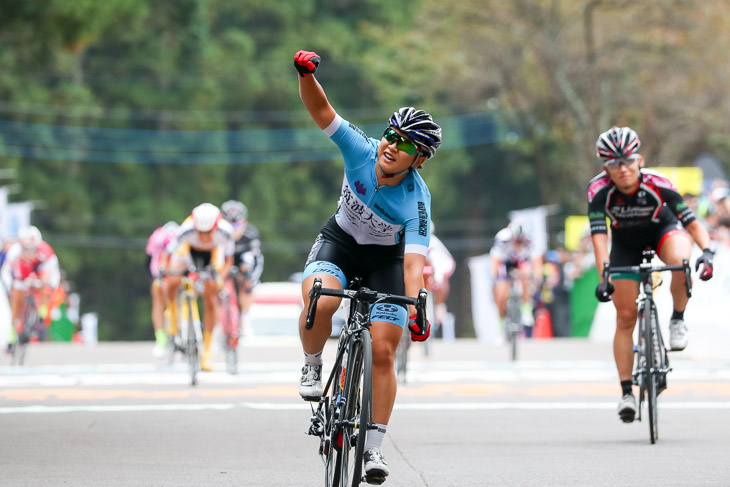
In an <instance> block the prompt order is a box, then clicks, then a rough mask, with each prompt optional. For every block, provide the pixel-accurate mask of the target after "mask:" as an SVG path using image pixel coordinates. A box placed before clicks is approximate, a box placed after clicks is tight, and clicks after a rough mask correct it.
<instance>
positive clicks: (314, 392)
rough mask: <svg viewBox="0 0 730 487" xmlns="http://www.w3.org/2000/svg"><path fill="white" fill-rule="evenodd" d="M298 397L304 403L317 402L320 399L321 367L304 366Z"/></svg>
mask: <svg viewBox="0 0 730 487" xmlns="http://www.w3.org/2000/svg"><path fill="white" fill-rule="evenodd" d="M299 395H300V396H302V399H304V400H305V401H319V400H320V398H321V397H322V366H321V365H312V364H305V365H304V367H302V378H301V379H300V380H299Z"/></svg>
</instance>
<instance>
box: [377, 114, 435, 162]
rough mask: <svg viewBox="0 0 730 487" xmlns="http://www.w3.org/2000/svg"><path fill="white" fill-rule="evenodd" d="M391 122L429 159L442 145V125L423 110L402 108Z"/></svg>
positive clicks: (391, 118)
mask: <svg viewBox="0 0 730 487" xmlns="http://www.w3.org/2000/svg"><path fill="white" fill-rule="evenodd" d="M389 123H390V126H391V127H396V128H399V129H400V130H402V131H403V132H404V133H405V134H406V135H407V136H408V138H409V139H411V140H412V141H413V143H414V144H416V147H417V148H418V152H420V153H421V155H423V156H426V158H427V159H430V158H431V157H433V155H434V153H435V152H436V149H438V148H439V146H440V145H441V127H439V125H438V124H437V123H436V122H434V121H433V118H432V117H431V115H429V114H428V113H427V112H425V111H423V110H417V109H415V108H413V107H403V108H400V109H399V110H398V111H397V112H394V113H393V115H392V116H391V117H390V121H389Z"/></svg>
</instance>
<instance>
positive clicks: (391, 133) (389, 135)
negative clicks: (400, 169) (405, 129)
mask: <svg viewBox="0 0 730 487" xmlns="http://www.w3.org/2000/svg"><path fill="white" fill-rule="evenodd" d="M383 137H385V140H387V141H388V142H389V143H391V144H392V143H393V142H395V147H396V149H398V150H399V151H403V152H405V153H406V154H408V155H409V156H412V155H413V154H415V153H416V152H418V148H417V147H416V144H414V143H413V142H411V141H410V140H408V139H406V138H405V137H403V136H402V135H401V134H399V133H398V132H396V131H395V130H393V128H392V127H388V128H387V129H385V132H384V133H383Z"/></svg>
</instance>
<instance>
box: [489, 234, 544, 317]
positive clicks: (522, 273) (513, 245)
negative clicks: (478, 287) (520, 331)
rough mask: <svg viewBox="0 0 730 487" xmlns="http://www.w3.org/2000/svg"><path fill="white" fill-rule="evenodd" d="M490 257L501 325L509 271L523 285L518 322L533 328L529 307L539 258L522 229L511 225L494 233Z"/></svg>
mask: <svg viewBox="0 0 730 487" xmlns="http://www.w3.org/2000/svg"><path fill="white" fill-rule="evenodd" d="M489 256H490V257H491V261H492V278H493V280H494V287H493V292H494V302H495V304H496V305H497V310H498V311H499V320H500V323H504V317H505V315H506V314H507V298H508V297H509V291H510V284H511V281H510V279H511V278H510V272H511V271H512V270H514V269H516V270H517V278H518V279H519V280H520V283H521V285H522V308H521V310H520V311H521V313H520V319H521V321H522V324H523V325H524V326H528V327H529V326H532V325H533V324H534V322H535V318H534V315H533V311H534V310H533V306H532V303H533V293H534V291H535V289H536V286H537V283H538V282H539V281H538V279H539V278H540V275H541V272H542V257H541V256H540V255H539V254H538V253H537V252H536V251H535V249H534V245H533V244H532V241H531V240H530V236H529V235H528V234H527V231H526V229H525V227H524V226H523V225H521V224H519V223H516V222H511V223H510V224H509V225H507V226H506V227H505V228H503V229H502V230H500V231H499V232H497V235H495V237H494V245H493V246H492V249H491V250H490V251H489Z"/></svg>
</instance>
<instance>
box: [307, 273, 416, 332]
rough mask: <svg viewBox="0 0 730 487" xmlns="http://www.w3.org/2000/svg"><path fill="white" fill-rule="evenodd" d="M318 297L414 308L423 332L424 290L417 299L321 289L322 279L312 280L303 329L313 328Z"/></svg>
mask: <svg viewBox="0 0 730 487" xmlns="http://www.w3.org/2000/svg"><path fill="white" fill-rule="evenodd" d="M320 296H334V297H338V298H347V299H350V300H359V301H363V302H366V303H369V304H375V303H380V302H387V303H393V304H405V305H412V306H415V307H416V322H417V323H418V328H419V330H420V331H421V332H422V333H423V332H425V323H426V298H427V296H428V292H427V291H426V290H425V289H421V290H420V291H418V297H417V298H411V297H409V296H399V295H397V294H385V293H379V292H377V291H373V290H372V289H368V288H366V287H361V288H360V289H357V290H353V289H328V288H323V287H322V279H320V278H319V277H315V278H314V283H313V284H312V289H310V290H309V307H308V308H307V321H306V323H305V325H304V328H305V329H307V330H311V329H312V327H313V326H314V318H315V316H316V315H317V301H319V297H320Z"/></svg>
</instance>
